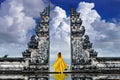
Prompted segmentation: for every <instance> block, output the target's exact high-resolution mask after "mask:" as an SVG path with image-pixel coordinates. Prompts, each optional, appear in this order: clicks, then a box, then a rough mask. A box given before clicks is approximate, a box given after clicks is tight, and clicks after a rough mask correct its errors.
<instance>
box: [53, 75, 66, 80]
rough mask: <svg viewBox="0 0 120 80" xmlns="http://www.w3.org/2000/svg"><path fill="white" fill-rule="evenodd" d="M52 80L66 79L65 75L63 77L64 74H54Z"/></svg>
mask: <svg viewBox="0 0 120 80" xmlns="http://www.w3.org/2000/svg"><path fill="white" fill-rule="evenodd" d="M53 78H54V79H55V80H65V79H66V78H67V75H65V74H54V75H53Z"/></svg>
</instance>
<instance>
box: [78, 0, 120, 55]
mask: <svg viewBox="0 0 120 80" xmlns="http://www.w3.org/2000/svg"><path fill="white" fill-rule="evenodd" d="M94 6H95V5H94V3H87V2H80V3H79V6H78V8H77V11H78V12H80V13H81V18H82V20H83V25H84V26H85V28H86V34H88V35H89V36H90V40H91V42H93V45H94V48H95V49H96V50H98V52H99V54H98V55H99V56H116V55H115V54H117V55H119V49H118V48H120V46H119V45H120V38H119V36H120V32H119V31H120V24H118V23H113V22H106V21H105V20H102V19H101V16H100V15H99V14H98V12H97V11H96V10H95V9H94ZM110 51H111V52H110ZM113 52H114V53H113ZM119 56H120V55H119Z"/></svg>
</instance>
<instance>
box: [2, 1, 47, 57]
mask: <svg viewBox="0 0 120 80" xmlns="http://www.w3.org/2000/svg"><path fill="white" fill-rule="evenodd" d="M48 4H49V1H47V0H32V1H29V0H6V1H4V2H3V3H1V7H0V28H1V29H0V47H1V48H0V54H8V55H10V56H16V55H21V53H22V51H23V50H25V48H26V46H27V43H28V41H29V38H30V36H31V35H32V34H33V32H32V31H31V30H33V29H34V27H35V20H34V19H33V18H34V17H37V16H39V12H41V11H42V10H43V9H44V8H45V7H46V6H48ZM11 44H15V45H12V46H11ZM16 45H19V47H20V48H18V47H16ZM11 47H12V48H11ZM12 50H13V51H12ZM3 51H5V52H3Z"/></svg>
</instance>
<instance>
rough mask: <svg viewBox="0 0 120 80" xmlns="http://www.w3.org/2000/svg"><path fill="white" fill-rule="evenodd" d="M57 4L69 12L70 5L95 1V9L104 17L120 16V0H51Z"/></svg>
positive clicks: (107, 18) (108, 18)
mask: <svg viewBox="0 0 120 80" xmlns="http://www.w3.org/2000/svg"><path fill="white" fill-rule="evenodd" d="M50 1H51V2H52V3H54V4H55V5H57V6H60V7H62V8H63V9H65V10H66V11H67V12H68V13H69V7H70V5H72V6H74V7H75V8H76V7H77V6H78V4H79V2H82V1H85V2H90V3H91V2H93V3H95V7H94V9H96V10H97V12H98V13H99V14H100V15H101V16H102V18H103V19H106V20H110V19H111V18H120V10H119V7H120V0H50Z"/></svg>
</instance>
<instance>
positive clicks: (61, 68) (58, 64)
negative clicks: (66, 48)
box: [53, 52, 67, 72]
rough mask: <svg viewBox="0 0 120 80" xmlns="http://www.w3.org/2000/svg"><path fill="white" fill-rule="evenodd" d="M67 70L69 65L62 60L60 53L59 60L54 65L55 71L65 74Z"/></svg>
mask: <svg viewBox="0 0 120 80" xmlns="http://www.w3.org/2000/svg"><path fill="white" fill-rule="evenodd" d="M66 68H67V64H66V63H65V62H64V60H63V58H62V54H61V52H59V53H58V58H57V60H56V61H55V63H54V64H53V69H54V71H55V72H64V70H65V69H66Z"/></svg>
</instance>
